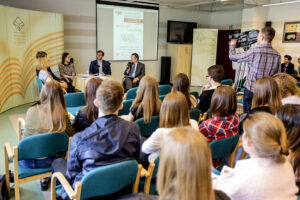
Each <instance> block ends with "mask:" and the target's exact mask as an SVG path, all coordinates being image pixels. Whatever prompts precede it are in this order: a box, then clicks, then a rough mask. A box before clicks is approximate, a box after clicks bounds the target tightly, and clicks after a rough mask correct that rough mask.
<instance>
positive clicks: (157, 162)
mask: <svg viewBox="0 0 300 200" xmlns="http://www.w3.org/2000/svg"><path fill="white" fill-rule="evenodd" d="M159 159H160V156H158V157H157V158H156V159H155V161H154V164H155V167H154V170H153V174H152V179H154V178H156V177H157V172H158V167H159Z"/></svg>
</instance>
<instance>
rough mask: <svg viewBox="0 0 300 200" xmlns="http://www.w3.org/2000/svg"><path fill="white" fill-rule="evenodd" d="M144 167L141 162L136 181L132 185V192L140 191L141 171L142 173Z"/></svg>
mask: <svg viewBox="0 0 300 200" xmlns="http://www.w3.org/2000/svg"><path fill="white" fill-rule="evenodd" d="M142 168H143V167H142V165H141V164H139V165H138V172H137V175H136V179H135V182H134V184H133V187H132V193H137V192H138V189H139V182H140V177H141V173H142Z"/></svg>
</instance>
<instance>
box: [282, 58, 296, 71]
mask: <svg viewBox="0 0 300 200" xmlns="http://www.w3.org/2000/svg"><path fill="white" fill-rule="evenodd" d="M291 61H292V57H291V56H290V55H285V56H284V60H283V62H284V63H282V64H281V72H283V73H288V74H289V75H292V76H293V75H294V64H293V63H291Z"/></svg>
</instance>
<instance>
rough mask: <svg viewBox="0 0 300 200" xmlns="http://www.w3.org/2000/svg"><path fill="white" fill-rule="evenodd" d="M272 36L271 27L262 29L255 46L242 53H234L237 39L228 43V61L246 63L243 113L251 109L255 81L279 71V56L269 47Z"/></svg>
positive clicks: (273, 34) (273, 32)
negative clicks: (246, 72)
mask: <svg viewBox="0 0 300 200" xmlns="http://www.w3.org/2000/svg"><path fill="white" fill-rule="evenodd" d="M274 36H275V30H274V29H273V28H272V27H265V28H262V29H261V31H260V32H259V34H258V36H257V46H256V47H254V48H250V49H249V50H248V51H245V52H243V53H236V51H235V47H236V44H237V39H232V40H231V41H230V46H229V59H230V60H231V61H233V62H239V63H240V62H247V63H248V74H246V82H245V91H244V97H243V103H244V112H249V111H250V109H251V101H252V97H253V91H254V83H255V81H256V80H258V79H260V78H262V77H265V76H272V75H274V74H276V73H278V72H279V71H280V60H281V58H280V54H279V53H278V52H277V51H276V50H275V49H273V48H272V46H271V42H272V40H273V38H274Z"/></svg>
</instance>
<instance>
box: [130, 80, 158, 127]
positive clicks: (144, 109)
mask: <svg viewBox="0 0 300 200" xmlns="http://www.w3.org/2000/svg"><path fill="white" fill-rule="evenodd" d="M160 105H161V100H160V98H159V90H158V83H157V81H156V79H155V78H153V77H151V76H144V77H143V78H142V80H141V83H140V86H139V87H138V89H137V95H136V98H135V100H134V101H133V103H132V106H131V108H130V112H129V115H128V121H135V120H137V119H139V118H142V117H143V118H144V121H145V122H146V123H148V122H150V121H151V117H152V116H153V115H158V114H159V110H160Z"/></svg>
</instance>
